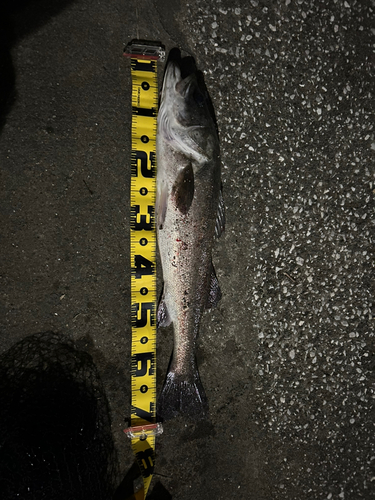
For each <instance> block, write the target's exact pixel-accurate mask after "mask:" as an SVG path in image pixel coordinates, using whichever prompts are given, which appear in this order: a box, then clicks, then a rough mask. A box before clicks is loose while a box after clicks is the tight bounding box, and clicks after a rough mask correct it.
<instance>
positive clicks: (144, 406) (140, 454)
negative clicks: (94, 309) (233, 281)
mask: <svg viewBox="0 0 375 500" xmlns="http://www.w3.org/2000/svg"><path fill="white" fill-rule="evenodd" d="M124 55H125V56H126V57H130V58H131V75H132V129H131V130H132V132H131V135H132V152H131V188H130V189H131V191H130V204H131V212H130V259H131V325H132V348H131V390H132V398H131V427H129V428H128V429H125V431H124V432H125V433H126V434H127V435H128V436H129V437H130V438H131V441H132V448H133V451H134V454H135V456H136V459H137V462H138V465H139V467H140V469H141V473H142V478H143V490H141V491H139V492H137V493H136V494H135V496H134V497H135V498H137V499H144V498H145V497H146V495H147V491H148V489H149V486H150V483H151V479H152V475H153V472H154V467H155V437H156V436H157V435H158V434H161V432H162V426H161V424H157V423H156V422H155V420H156V307H157V297H156V227H155V200H156V128H157V110H158V79H157V61H158V60H162V61H163V60H164V57H165V50H164V47H163V46H162V45H161V44H160V43H159V42H148V41H143V40H132V41H131V42H130V43H129V44H128V45H127V47H126V48H125V52H124Z"/></svg>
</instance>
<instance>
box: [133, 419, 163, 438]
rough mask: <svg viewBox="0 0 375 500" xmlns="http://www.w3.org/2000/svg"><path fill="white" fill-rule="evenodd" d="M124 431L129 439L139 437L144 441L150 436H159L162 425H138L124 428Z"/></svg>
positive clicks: (161, 431) (161, 432)
mask: <svg viewBox="0 0 375 500" xmlns="http://www.w3.org/2000/svg"><path fill="white" fill-rule="evenodd" d="M124 432H125V434H126V435H127V436H128V438H130V439H140V440H142V441H144V440H145V439H147V438H148V437H150V436H160V435H161V434H163V426H162V424H161V423H157V424H148V425H138V426H135V427H128V428H127V429H124Z"/></svg>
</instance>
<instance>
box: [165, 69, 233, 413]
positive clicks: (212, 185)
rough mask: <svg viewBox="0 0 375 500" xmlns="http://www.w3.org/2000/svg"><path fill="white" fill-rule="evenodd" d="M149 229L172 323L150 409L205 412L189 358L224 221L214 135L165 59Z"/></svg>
mask: <svg viewBox="0 0 375 500" xmlns="http://www.w3.org/2000/svg"><path fill="white" fill-rule="evenodd" d="M156 152H157V168H158V171H157V198H156V214H157V231H158V244H159V251H160V257H161V263H162V268H163V280H164V288H163V295H162V298H161V301H160V304H159V308H158V326H167V325H169V324H170V323H173V329H174V349H173V355H172V358H171V362H170V365H169V371H168V374H167V377H166V380H165V384H164V387H163V389H162V392H161V395H160V397H159V400H158V407H157V413H158V415H159V416H161V417H162V418H164V419H169V418H172V417H174V416H176V415H178V414H180V413H181V414H184V415H186V416H188V417H190V418H192V419H194V420H199V419H202V418H204V417H205V415H206V413H207V408H208V406H207V398H206V395H205V392H204V389H203V386H202V384H201V381H200V378H199V374H198V369H197V364H196V359H195V350H196V341H197V336H198V331H199V324H200V320H201V317H202V314H203V311H204V310H205V308H210V307H213V306H215V305H216V304H217V302H218V301H219V300H220V298H221V292H220V288H219V284H218V281H217V278H216V275H215V272H214V269H213V266H212V260H211V254H212V247H213V244H214V236H215V232H216V234H217V235H220V233H221V231H222V230H223V224H224V217H223V215H224V211H223V202H222V196H221V172H220V150H219V140H218V135H217V131H216V127H215V123H214V121H213V118H212V115H211V113H210V111H209V108H208V105H207V96H206V95H205V91H204V90H202V89H201V88H200V85H199V83H198V80H197V76H196V74H195V73H193V74H191V75H189V76H188V77H186V78H184V79H182V77H181V71H180V67H179V64H177V63H176V62H173V61H171V62H169V64H168V66H167V69H166V72H165V76H164V82H163V89H162V94H161V104H160V110H159V115H158V130H157V139H156Z"/></svg>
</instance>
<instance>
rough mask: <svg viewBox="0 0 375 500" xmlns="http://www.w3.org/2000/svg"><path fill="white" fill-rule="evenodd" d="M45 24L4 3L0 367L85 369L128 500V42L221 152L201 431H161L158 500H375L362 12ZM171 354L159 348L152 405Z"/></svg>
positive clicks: (366, 64)
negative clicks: (56, 350)
mask: <svg viewBox="0 0 375 500" xmlns="http://www.w3.org/2000/svg"><path fill="white" fill-rule="evenodd" d="M50 4H51V2H46V1H29V2H27V1H23V2H22V1H20V2H15V3H13V4H10V3H9V5H8V7H7V10H6V17H4V16H3V21H2V24H3V27H5V26H6V27H7V28H6V30H5V28H4V29H3V30H2V33H3V37H4V40H5V41H4V43H3V44H2V52H1V57H2V61H1V63H2V68H3V71H2V74H1V75H0V78H1V79H2V83H1V89H2V93H3V97H4V96H5V97H6V99H5V97H4V99H3V100H2V103H3V104H2V110H1V111H2V125H3V126H2V131H1V135H0V171H1V187H0V189H1V195H0V203H1V250H0V251H1V258H0V266H1V270H0V277H1V284H0V292H1V304H0V312H1V314H0V322H1V323H0V328H1V330H0V351H1V352H5V351H6V350H8V349H9V348H10V347H11V346H13V345H14V344H15V343H17V342H18V341H20V340H22V339H23V338H25V337H26V336H28V335H31V334H33V333H37V332H44V331H55V332H59V333H61V334H63V335H67V336H69V337H70V338H72V339H73V340H74V341H75V342H76V344H77V346H78V347H79V348H80V349H83V350H85V351H87V352H88V353H89V354H90V355H91V356H92V357H93V360H94V362H95V365H96V367H97V369H98V371H99V373H100V376H101V379H102V381H103V384H104V387H105V391H106V395H107V398H108V400H109V404H110V409H111V419H112V434H113V437H114V441H115V445H116V449H117V459H118V467H119V472H118V478H117V480H118V483H120V482H121V480H122V478H123V477H124V476H125V475H126V473H127V471H128V470H129V469H130V468H131V466H132V464H133V455H132V451H131V447H130V443H129V442H127V441H126V438H125V437H124V434H123V428H124V426H125V422H126V419H127V418H128V417H129V414H130V374H129V369H130V335H131V331H130V296H129V293H130V272H129V215H130V210H129V179H130V125H131V114H130V112H131V106H130V98H131V75H130V62H129V60H128V59H126V58H124V57H123V55H122V53H123V49H124V46H125V45H126V44H127V43H128V41H130V40H131V39H133V38H143V39H148V40H160V41H161V42H163V43H164V44H165V46H166V48H167V51H169V50H170V49H172V48H173V47H179V48H180V49H181V51H182V54H183V55H191V56H193V57H194V58H195V60H196V63H197V66H198V68H199V69H200V70H202V71H203V72H204V75H205V82H206V85H207V88H208V90H209V92H210V95H211V99H212V102H213V105H214V108H215V111H216V117H217V123H218V128H219V133H220V143H221V154H222V181H223V196H224V201H225V207H226V228H225V232H224V234H223V235H222V237H221V238H220V239H219V240H218V241H217V243H216V245H215V251H214V256H213V260H214V265H215V269H216V273H217V276H218V279H219V282H220V286H221V289H222V293H223V297H222V300H221V301H220V303H219V306H218V307H217V308H216V309H215V310H213V311H207V312H206V313H205V315H204V318H203V321H202V326H201V331H200V339H199V348H198V353H197V354H198V364H199V371H200V375H201V378H202V382H203V385H204V387H205V390H206V393H207V396H208V400H209V405H210V415H209V419H208V420H207V421H204V422H202V423H199V424H193V423H190V422H186V421H185V420H184V419H183V418H178V419H175V420H172V421H170V422H166V423H165V425H164V434H163V436H162V437H160V438H158V442H157V463H156V474H155V478H154V480H153V485H155V484H157V491H156V492H155V493H154V497H155V498H157V499H159V500H162V499H166V498H173V499H174V500H191V499H199V500H208V499H210V500H211V499H217V500H219V499H229V498H236V499H238V500H249V499H254V500H271V499H272V500H274V499H278V500H279V499H280V500H284V499H285V500H297V499H298V500H301V499H304V500H316V499H327V500H330V499H332V500H342V499H345V500H359V499H372V498H375V463H374V460H375V453H374V449H375V438H374V436H375V428H374V417H375V412H374V391H375V374H374V369H375V343H374V342H375V339H374V333H375V319H374V294H375V287H374V273H375V267H374V237H375V227H374V226H375V224H374V223H375V217H374V208H375V202H374V201H375V134H374V102H375V100H374V95H375V53H374V51H375V3H374V1H373V0H328V1H324V2H323V1H320V0H319V1H307V0H282V1H281V2H273V1H270V0H263V1H260V0H259V1H258V0H250V1H243V0H235V1H234V2H230V1H228V0H215V1H214V0H207V1H203V0H189V3H186V4H185V3H183V2H177V1H176V2H173V1H172V0H168V1H162V0H155V1H150V0H140V1H137V2H133V1H120V0H112V1H111V2H101V1H99V0H76V1H61V2H54V3H53V4H52V5H50ZM4 15H5V14H4ZM162 71H163V64H161V63H159V79H160V80H161V77H162ZM5 100H6V103H5ZM159 270H160V268H159ZM158 284H159V287H160V289H161V276H160V273H159V280H158ZM171 349H172V330H171V328H167V329H164V330H161V331H160V332H159V336H158V353H157V356H158V370H157V373H158V388H159V389H160V388H161V385H162V382H163V380H164V376H165V372H166V369H167V365H168V361H169V356H170V352H171ZM153 485H152V486H151V490H152V488H153Z"/></svg>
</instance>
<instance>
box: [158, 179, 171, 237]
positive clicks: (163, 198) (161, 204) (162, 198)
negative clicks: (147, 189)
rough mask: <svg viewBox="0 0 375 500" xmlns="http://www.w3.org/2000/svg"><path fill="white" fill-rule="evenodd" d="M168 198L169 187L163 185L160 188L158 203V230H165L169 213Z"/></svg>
mask: <svg viewBox="0 0 375 500" xmlns="http://www.w3.org/2000/svg"><path fill="white" fill-rule="evenodd" d="M167 197H168V192H167V187H166V186H165V185H164V184H163V185H162V187H161V188H159V192H158V199H157V203H156V211H157V225H158V229H163V225H164V220H165V214H166V213H167Z"/></svg>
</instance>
